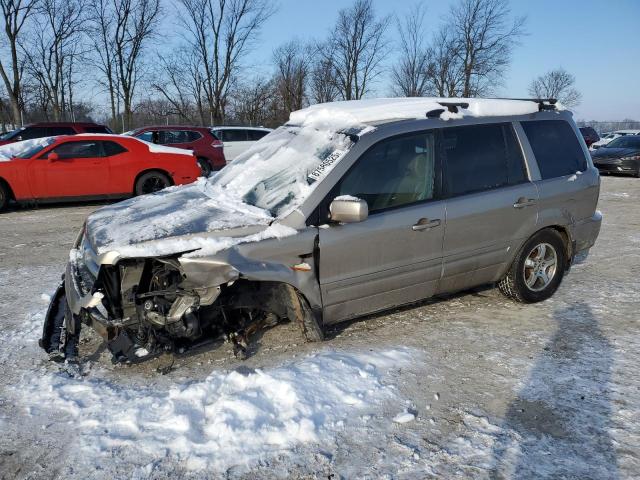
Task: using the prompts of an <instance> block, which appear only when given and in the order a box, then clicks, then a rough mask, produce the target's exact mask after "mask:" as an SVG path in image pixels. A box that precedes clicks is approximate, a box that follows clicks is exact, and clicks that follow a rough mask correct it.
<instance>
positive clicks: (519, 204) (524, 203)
mask: <svg viewBox="0 0 640 480" xmlns="http://www.w3.org/2000/svg"><path fill="white" fill-rule="evenodd" d="M535 204H536V199H535V198H525V197H520V198H519V199H518V200H516V203H514V204H513V208H525V207H530V206H532V205H535Z"/></svg>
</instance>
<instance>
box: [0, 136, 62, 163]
mask: <svg viewBox="0 0 640 480" xmlns="http://www.w3.org/2000/svg"><path fill="white" fill-rule="evenodd" d="M54 141H55V137H43V138H34V139H32V140H25V141H23V142H15V143H10V144H8V145H3V146H1V147H0V162H6V161H8V160H11V159H12V158H16V157H17V158H31V157H33V156H34V155H37V154H38V153H39V152H40V151H42V150H44V149H45V147H47V146H49V145H51V144H52V143H53V142H54Z"/></svg>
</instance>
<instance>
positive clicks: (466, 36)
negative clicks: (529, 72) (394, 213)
mask: <svg viewBox="0 0 640 480" xmlns="http://www.w3.org/2000/svg"><path fill="white" fill-rule="evenodd" d="M525 21H526V18H525V17H517V18H515V19H514V20H513V21H511V12H510V9H509V3H508V0H459V1H458V3H457V4H456V5H454V6H453V7H452V8H451V11H450V13H449V22H448V26H449V28H450V29H451V30H452V31H453V32H454V36H455V39H456V42H457V43H458V45H457V49H456V51H457V55H458V56H459V60H460V61H461V64H462V72H463V79H464V80H463V87H462V96H463V97H475V96H479V95H484V94H487V93H489V92H490V91H491V90H492V87H494V86H495V85H496V84H498V83H499V80H500V78H501V76H502V74H503V73H504V70H505V68H506V67H507V66H508V65H509V63H510V61H511V53H512V50H513V46H514V45H515V44H516V43H517V41H518V40H519V38H520V37H521V36H522V35H523V34H524V24H525Z"/></svg>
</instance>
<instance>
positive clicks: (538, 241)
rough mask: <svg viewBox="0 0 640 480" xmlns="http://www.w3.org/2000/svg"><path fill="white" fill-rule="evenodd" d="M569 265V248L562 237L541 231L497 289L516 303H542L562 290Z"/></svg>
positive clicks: (528, 244) (528, 243) (554, 232)
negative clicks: (559, 289) (563, 279)
mask: <svg viewBox="0 0 640 480" xmlns="http://www.w3.org/2000/svg"><path fill="white" fill-rule="evenodd" d="M554 262H555V263H554ZM566 265H567V254H566V246H565V242H564V239H563V238H562V236H561V235H560V233H558V232H557V231H555V230H551V229H545V230H541V231H540V232H538V233H536V234H535V235H533V236H532V237H531V238H530V239H529V240H527V241H526V243H525V244H524V245H523V246H522V248H521V249H520V251H519V252H518V254H517V255H516V258H515V259H514V260H513V263H512V264H511V267H510V268H509V271H508V272H507V274H506V275H505V277H504V278H503V279H502V280H500V282H499V283H498V288H499V289H500V291H501V292H502V293H503V294H504V295H505V296H507V297H509V298H511V299H513V300H515V301H517V302H522V303H535V302H542V301H543V300H546V299H547V298H549V297H551V295H553V294H554V293H555V291H556V290H557V289H558V287H559V286H560V282H562V277H563V276H564V272H565V266H566Z"/></svg>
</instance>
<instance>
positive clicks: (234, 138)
mask: <svg viewBox="0 0 640 480" xmlns="http://www.w3.org/2000/svg"><path fill="white" fill-rule="evenodd" d="M222 136H223V139H222V141H223V142H246V141H247V131H246V130H240V129H232V130H222Z"/></svg>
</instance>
